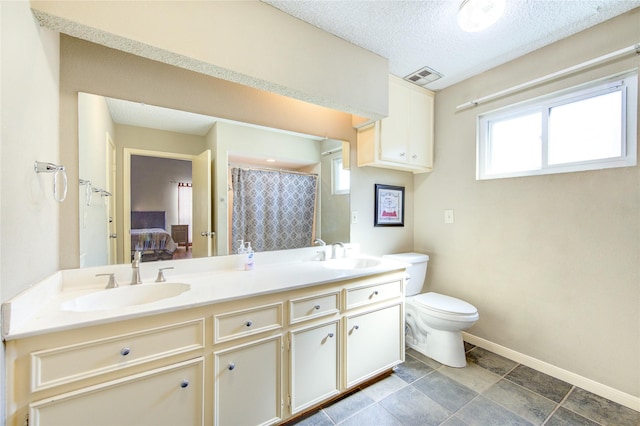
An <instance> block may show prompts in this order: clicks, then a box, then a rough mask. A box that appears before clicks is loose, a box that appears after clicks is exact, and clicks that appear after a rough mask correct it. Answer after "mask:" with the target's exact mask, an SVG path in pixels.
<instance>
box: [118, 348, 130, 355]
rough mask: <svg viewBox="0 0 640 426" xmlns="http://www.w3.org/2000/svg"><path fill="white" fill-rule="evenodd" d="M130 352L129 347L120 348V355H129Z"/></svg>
mask: <svg viewBox="0 0 640 426" xmlns="http://www.w3.org/2000/svg"><path fill="white" fill-rule="evenodd" d="M130 353H131V349H129V348H122V349H120V355H122V356H127V355H129V354H130Z"/></svg>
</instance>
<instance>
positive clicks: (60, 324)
mask: <svg viewBox="0 0 640 426" xmlns="http://www.w3.org/2000/svg"><path fill="white" fill-rule="evenodd" d="M312 249H314V248H311V249H298V250H287V252H286V255H282V253H284V252H269V253H256V256H255V259H256V264H255V268H254V269H253V270H251V271H244V270H241V269H240V262H241V258H240V256H222V257H211V258H203V259H193V260H180V261H167V262H149V263H141V264H140V271H141V275H142V281H143V284H140V285H139V286H154V285H158V284H157V283H155V282H154V280H155V277H156V273H157V270H158V268H160V267H167V266H173V267H174V269H173V270H166V271H165V276H166V279H167V283H186V284H190V286H191V287H190V289H189V290H187V291H185V292H183V293H181V294H179V295H177V296H174V297H171V298H167V299H162V300H158V301H156V302H151V303H145V304H141V305H134V306H126V307H119V308H117V309H108V310H96V311H89V312H74V311H66V310H63V309H61V305H62V304H63V303H65V302H67V301H69V300H72V299H75V298H76V297H79V296H83V295H86V294H90V293H96V292H108V291H114V290H105V289H104V286H105V284H106V282H107V278H108V277H104V276H102V277H95V275H96V274H100V273H111V272H113V273H115V274H116V279H117V282H118V283H119V284H120V287H127V286H129V280H130V279H131V265H112V266H104V267H96V268H86V269H74V270H66V271H59V272H57V273H55V274H53V275H52V276H50V277H48V278H46V279H45V280H43V281H42V282H40V283H38V284H36V285H34V286H32V287H30V288H29V289H27V290H26V291H24V292H23V293H21V294H19V295H18V296H16V297H15V298H13V299H11V300H9V301H8V302H6V303H4V304H3V305H2V319H3V327H2V328H3V330H2V334H3V338H4V339H5V340H12V339H17V338H24V337H29V336H34V335H38V334H42V333H49V332H53V331H62V330H68V329H73V328H77V327H83V326H88V325H95V324H103V323H108V322H114V321H120V320H125V319H132V318H137V317H142V316H146V315H152V314H158V313H163V312H170V311H175V310H180V309H187V308H193V307H197V306H203V305H209V304H212V303H219V302H224V301H228V300H234V299H240V298H245V297H251V296H257V295H263V294H270V293H276V292H283V291H287V290H293V289H297V288H302V287H308V286H314V285H320V284H327V283H332V282H337V281H343V280H348V279H351V278H359V277H364V276H369V275H375V274H380V273H384V272H391V271H397V270H402V269H405V268H406V267H407V266H408V265H407V264H405V263H402V262H397V261H394V260H390V259H384V258H376V259H377V260H379V261H380V263H379V264H378V265H377V266H374V267H369V268H362V269H330V268H327V267H326V265H327V262H321V261H318V260H313V258H314V257H315V256H314V255H315V253H316V250H317V248H315V249H316V250H312ZM279 254H280V255H279ZM328 262H331V261H328ZM116 290H118V289H116Z"/></svg>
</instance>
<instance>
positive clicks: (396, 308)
mask: <svg viewBox="0 0 640 426" xmlns="http://www.w3.org/2000/svg"><path fill="white" fill-rule="evenodd" d="M231 285H233V284H231ZM403 286H404V271H403V270H393V271H387V272H382V273H377V274H373V275H368V276H361V277H358V278H347V279H344V280H334V281H332V282H329V283H324V284H318V285H310V286H305V287H298V288H295V289H291V290H287V291H280V292H273V293H268V294H262V295H257V296H250V297H243V298H239V299H235V300H228V301H223V302H219V303H211V304H206V305H202V306H197V307H192V308H186V309H177V310H173V311H171V310H169V311H166V312H163V313H156V314H152V315H145V316H140V317H138V318H134V319H126V320H118V319H115V320H113V321H110V322H108V323H103V324H96V325H85V326H82V327H76V328H71V329H67V330H62V331H57V332H51V333H45V334H38V335H33V336H29V337H24V338H16V339H13V340H8V341H7V342H6V358H7V375H8V377H7V378H8V382H7V383H8V387H7V400H8V407H7V414H8V420H7V424H8V425H19V426H23V425H26V424H29V425H47V426H48V425H65V426H69V425H94V426H96V425H136V426H138V425H154V426H157V425H171V426H176V425H185V426H186V425H189V426H191V425H212V424H213V425H263V424H278V423H281V422H283V421H286V420H287V419H290V418H292V417H294V416H296V415H298V414H301V413H303V412H304V411H306V410H308V409H310V408H312V407H314V406H317V405H319V404H321V403H323V402H325V401H327V400H329V399H332V398H333V397H336V396H337V395H340V394H342V393H345V392H347V391H348V390H349V389H350V388H353V387H354V386H356V385H357V384H359V383H362V382H364V381H367V380H369V379H371V378H374V377H376V376H378V375H380V374H382V373H385V372H386V371H388V370H390V369H391V368H392V367H394V366H395V365H397V364H399V363H400V362H402V361H403V360H404V331H403V324H404V320H403V318H404V305H403V303H404V298H403Z"/></svg>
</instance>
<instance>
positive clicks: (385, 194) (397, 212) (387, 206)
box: [373, 184, 404, 226]
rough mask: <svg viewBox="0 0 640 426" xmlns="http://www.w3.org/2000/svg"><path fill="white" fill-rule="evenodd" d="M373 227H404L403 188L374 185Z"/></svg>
mask: <svg viewBox="0 0 640 426" xmlns="http://www.w3.org/2000/svg"><path fill="white" fill-rule="evenodd" d="M374 212H375V218H374V222H373V225H374V226H404V186H393V185H382V184H375V209H374Z"/></svg>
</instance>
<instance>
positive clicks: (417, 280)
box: [383, 253, 429, 296]
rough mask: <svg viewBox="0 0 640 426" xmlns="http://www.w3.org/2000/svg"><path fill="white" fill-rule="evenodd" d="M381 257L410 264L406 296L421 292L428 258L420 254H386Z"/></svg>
mask: <svg viewBox="0 0 640 426" xmlns="http://www.w3.org/2000/svg"><path fill="white" fill-rule="evenodd" d="M383 257H385V258H387V259H392V260H397V261H400V262H405V263H408V264H410V265H411V266H409V267H408V268H407V285H406V288H405V295H406V296H413V295H416V294H418V293H420V291H421V290H422V286H423V285H424V281H425V278H426V277H427V263H428V262H429V256H427V255H426V254H422V253H396V254H387V255H384V256H383Z"/></svg>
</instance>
